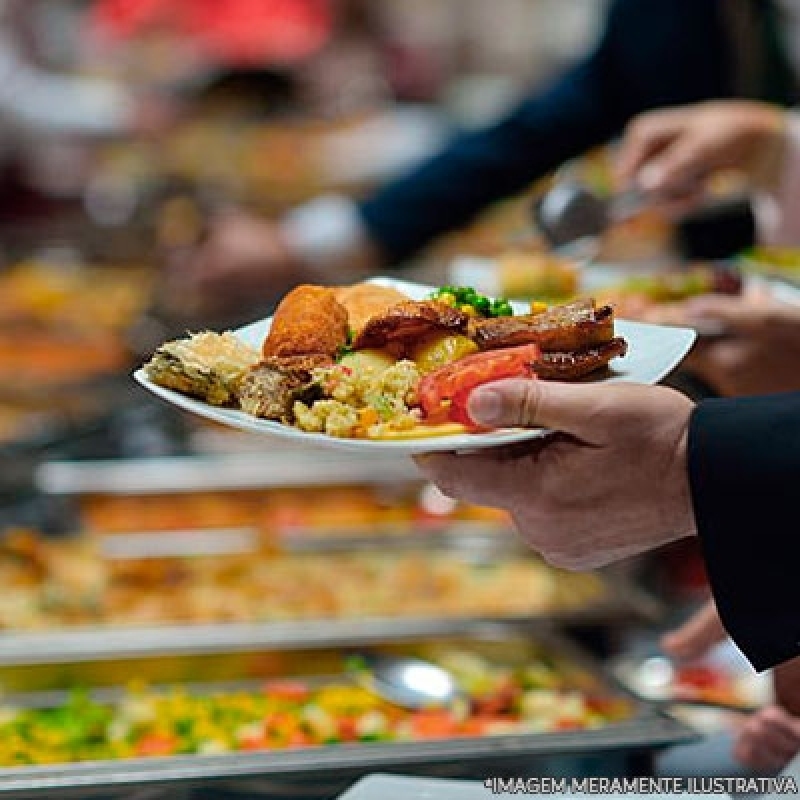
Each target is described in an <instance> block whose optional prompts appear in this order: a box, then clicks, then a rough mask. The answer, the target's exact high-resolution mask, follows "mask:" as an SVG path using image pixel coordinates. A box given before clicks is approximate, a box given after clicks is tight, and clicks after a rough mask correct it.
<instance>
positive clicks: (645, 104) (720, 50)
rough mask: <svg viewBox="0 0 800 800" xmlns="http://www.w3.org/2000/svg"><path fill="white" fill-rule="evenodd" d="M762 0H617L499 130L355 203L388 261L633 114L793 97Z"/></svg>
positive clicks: (460, 144)
mask: <svg viewBox="0 0 800 800" xmlns="http://www.w3.org/2000/svg"><path fill="white" fill-rule="evenodd" d="M763 7H764V3H763V2H760V1H759V0H615V2H613V3H612V4H611V8H610V10H609V13H608V17H607V20H606V24H605V28H604V31H603V33H602V35H601V37H600V39H599V42H598V44H597V45H596V47H595V48H594V50H593V51H592V52H591V53H590V54H589V55H588V57H586V58H585V59H584V60H583V61H581V62H580V63H578V64H577V65H576V66H574V67H573V68H572V69H570V70H568V71H567V72H566V73H565V74H563V75H562V76H561V77H559V78H558V79H557V80H555V81H554V82H553V83H551V84H550V85H548V86H546V87H544V88H543V89H541V90H538V91H537V92H536V93H535V94H533V95H531V96H529V97H528V98H527V99H526V100H524V101H523V102H522V103H521V104H520V105H519V106H518V107H517V108H516V109H515V110H514V111H512V112H511V113H510V114H509V115H508V116H507V117H505V118H504V119H503V120H501V121H500V122H499V123H498V124H496V125H494V126H492V127H490V128H489V129H487V130H484V131H482V132H478V133H472V134H467V135H462V136H460V137H457V138H456V139H455V140H454V141H453V142H452V143H451V144H450V145H449V147H447V149H445V150H444V152H442V153H441V154H440V155H438V156H436V157H434V158H433V159H431V160H430V161H429V162H428V163H426V164H424V165H422V166H421V167H420V168H418V169H416V170H414V171H413V172H412V173H411V174H410V175H408V176H407V177H405V178H403V179H400V180H397V181H395V182H393V183H390V184H389V185H388V186H387V187H385V188H384V189H383V190H382V191H379V192H378V193H377V194H375V195H374V196H372V197H371V198H369V199H367V200H366V201H365V202H364V203H363V204H362V205H361V212H362V216H363V220H364V222H365V224H366V226H367V229H368V231H369V233H370V235H371V237H372V239H373V240H374V242H375V243H376V244H377V245H378V247H379V248H381V249H382V251H383V253H384V255H385V256H386V258H387V261H388V262H389V263H396V262H398V261H401V260H403V259H405V258H407V257H408V256H410V255H412V254H413V253H414V252H415V251H417V250H418V249H420V248H421V247H423V246H424V245H426V244H427V243H428V242H429V241H430V240H431V239H433V238H434V237H436V236H438V235H439V234H441V233H444V232H446V231H449V230H452V229H454V228H457V227H459V226H461V225H463V224H464V223H466V222H468V221H469V220H470V218H471V217H473V216H474V215H475V214H477V213H478V212H479V211H481V210H482V209H483V208H485V207H486V206H488V205H489V204H491V203H493V202H494V201H497V200H499V199H501V198H504V197H507V196H509V195H512V194H514V193H516V192H519V191H520V190H522V189H524V188H525V187H527V186H529V185H530V184H531V183H532V182H533V181H534V180H536V179H537V178H539V177H541V176H543V175H545V174H546V173H548V172H550V171H551V170H552V169H554V168H555V167H557V166H559V165H560V164H562V163H563V162H564V161H566V160H568V159H570V158H574V157H575V156H577V155H579V154H581V153H583V152H585V151H586V150H589V149H591V148H592V147H594V146H597V145H600V144H602V143H604V142H606V141H607V140H609V139H611V138H612V137H614V136H615V135H617V134H619V133H620V132H621V131H622V129H623V128H624V127H625V125H626V123H627V122H628V121H629V120H630V119H631V118H632V117H633V116H635V115H636V114H638V113H639V112H642V111H645V110H648V109H653V108H657V107H664V106H671V105H681V104H685V103H692V102H698V101H701V100H707V99H710V98H726V97H734V96H739V97H759V98H762V99H770V100H774V101H777V102H781V103H788V102H790V101H792V100H793V99H794V97H793V96H790V95H791V87H790V86H788V85H787V80H786V76H787V75H788V67H787V62H786V59H785V58H784V57H783V56H782V55H781V53H780V50H779V48H777V49H776V48H774V47H769V46H767V44H766V43H767V42H768V38H767V36H766V33H765V30H764V29H763V23H764V21H765V20H766V19H767V15H765V14H764V13H763V11H762V9H763Z"/></svg>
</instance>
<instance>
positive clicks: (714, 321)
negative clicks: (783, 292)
mask: <svg viewBox="0 0 800 800" xmlns="http://www.w3.org/2000/svg"><path fill="white" fill-rule="evenodd" d="M682 311H683V317H684V321H685V322H686V323H688V324H690V325H692V324H697V325H700V326H707V325H709V324H711V325H718V326H720V330H721V331H722V335H721V336H719V337H715V336H712V337H709V338H708V339H707V340H704V339H703V338H702V337H701V339H700V340H699V341H698V343H697V345H696V346H695V348H694V349H693V350H692V352H691V353H690V355H689V357H688V358H687V360H686V361H685V362H684V366H685V368H686V369H687V370H688V371H690V372H692V373H694V374H695V375H696V376H697V377H698V378H700V379H701V380H702V381H703V382H704V383H705V384H707V385H708V386H709V387H710V388H712V389H713V390H714V391H715V392H716V393H718V394H719V395H722V396H726V397H737V396H744V395H758V394H771V393H774V392H790V391H798V390H800V306H797V305H792V304H789V303H784V302H781V301H780V300H777V299H776V298H775V297H774V296H773V295H772V293H771V292H770V291H769V290H766V289H756V290H752V291H748V292H746V293H745V294H744V295H742V296H729V295H713V294H712V295H705V296H699V297H694V298H691V299H690V300H688V301H686V303H684V304H683V308H682Z"/></svg>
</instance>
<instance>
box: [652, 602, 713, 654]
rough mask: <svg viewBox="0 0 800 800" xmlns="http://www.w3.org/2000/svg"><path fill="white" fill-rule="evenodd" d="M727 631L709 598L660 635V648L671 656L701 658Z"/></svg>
mask: <svg viewBox="0 0 800 800" xmlns="http://www.w3.org/2000/svg"><path fill="white" fill-rule="evenodd" d="M727 635H728V634H727V633H726V631H725V628H724V627H723V626H722V620H720V618H719V614H718V613H717V606H716V604H715V603H714V601H713V600H709V601H708V602H707V603H706V604H705V605H704V606H703V607H702V608H701V609H700V610H699V611H698V612H696V613H695V614H693V615H692V616H691V617H690V618H689V619H688V620H687V621H686V622H684V623H683V625H681V626H680V627H679V628H676V629H675V630H673V631H670V632H669V633H666V634H664V636H662V637H661V648H662V649H663V651H664V652H665V653H666V654H667V655H668V656H670V657H671V658H674V659H677V660H680V661H691V660H693V659H696V658H702V657H703V656H705V655H706V654H707V653H708V651H709V650H711V648H712V647H713V646H714V645H715V644H719V642H722V641H724V640H725V639H726V637H727Z"/></svg>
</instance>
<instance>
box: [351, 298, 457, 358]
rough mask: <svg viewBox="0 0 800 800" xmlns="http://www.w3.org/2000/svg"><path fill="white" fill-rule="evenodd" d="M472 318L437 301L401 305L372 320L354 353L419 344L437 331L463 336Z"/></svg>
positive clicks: (358, 339)
mask: <svg viewBox="0 0 800 800" xmlns="http://www.w3.org/2000/svg"><path fill="white" fill-rule="evenodd" d="M469 319H470V318H469V317H468V316H467V315H466V314H465V313H464V312H463V311H460V310H459V309H457V308H453V307H452V306H448V305H447V304H445V303H438V302H436V301H435V300H427V301H424V302H414V301H412V300H409V301H408V302H405V303H398V304H397V305H395V306H392V307H391V308H390V309H388V310H387V311H385V312H384V313H382V314H376V315H375V316H374V317H370V319H369V320H368V321H367V323H366V324H365V325H364V327H363V328H362V330H361V331H360V332H359V333H358V334H357V335H356V338H355V340H354V341H353V349H354V350H365V349H367V348H377V347H385V346H386V345H388V344H394V343H403V342H408V341H416V340H418V339H421V338H422V337H423V336H426V335H427V334H429V333H433V332H434V331H450V332H452V333H464V332H466V330H467V324H468V322H469Z"/></svg>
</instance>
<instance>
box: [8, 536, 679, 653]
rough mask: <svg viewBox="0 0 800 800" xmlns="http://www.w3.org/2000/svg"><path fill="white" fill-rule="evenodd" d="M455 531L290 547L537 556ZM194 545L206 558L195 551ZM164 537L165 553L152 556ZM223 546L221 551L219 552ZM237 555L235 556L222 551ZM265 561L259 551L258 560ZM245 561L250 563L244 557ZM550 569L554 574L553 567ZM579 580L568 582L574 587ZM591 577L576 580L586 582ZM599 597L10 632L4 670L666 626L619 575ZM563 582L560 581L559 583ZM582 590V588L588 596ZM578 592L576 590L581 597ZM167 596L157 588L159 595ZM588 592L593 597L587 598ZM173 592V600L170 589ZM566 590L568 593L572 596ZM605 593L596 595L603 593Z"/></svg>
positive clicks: (183, 543)
mask: <svg viewBox="0 0 800 800" xmlns="http://www.w3.org/2000/svg"><path fill="white" fill-rule="evenodd" d="M462 524H463V523H455V525H454V526H453V528H452V529H451V530H449V531H444V532H440V533H431V534H427V533H425V534H422V533H415V534H411V535H395V536H391V537H369V536H365V535H361V536H358V537H354V538H353V539H346V538H344V539H342V540H341V541H338V540H336V538H335V537H332V538H317V539H313V538H309V539H303V538H298V539H295V540H285V541H282V542H281V543H280V547H281V549H282V550H283V551H284V552H286V553H287V554H291V553H292V552H299V553H300V554H301V555H300V557H301V558H302V557H303V555H302V554H306V553H310V554H317V553H331V554H332V555H333V554H335V553H337V552H342V551H343V552H345V553H352V554H357V553H359V552H364V553H367V554H369V553H371V552H375V553H379V554H381V556H385V555H391V554H392V553H397V554H398V555H401V554H402V553H404V552H413V553H422V554H424V553H426V552H429V553H432V554H433V553H444V554H446V555H448V556H452V557H453V558H456V559H461V560H463V561H464V562H466V563H468V564H475V565H477V566H478V567H481V566H483V565H484V564H485V565H489V566H491V565H492V564H497V563H503V561H504V560H509V561H515V560H522V561H524V560H526V559H528V558H531V553H530V551H529V550H527V548H525V547H524V545H523V544H522V543H521V542H520V540H519V539H518V538H517V536H516V535H515V534H513V532H511V531H508V530H493V531H491V532H490V531H488V530H484V531H483V532H481V530H480V527H479V526H476V527H475V528H473V529H472V530H470V528H469V527H467V528H466V529H460V528H459V526H461V525H462ZM247 533H248V529H241V530H237V529H224V530H220V531H216V532H215V531H213V530H209V531H205V532H203V531H198V532H193V531H178V532H168V533H161V534H155V533H133V534H115V535H110V536H107V537H105V538H104V541H103V543H102V545H101V546H102V547H103V548H104V549H106V550H107V554H106V557H107V558H112V559H114V558H118V559H119V558H121V559H123V560H125V559H133V560H135V561H137V560H140V559H143V558H144V559H146V558H158V559H162V558H164V556H166V559H167V561H169V559H171V558H172V557H174V556H181V555H189V556H190V557H191V556H192V555H206V556H208V555H211V556H213V557H215V558H216V557H220V556H224V555H225V554H226V552H233V550H234V548H235V546H238V545H243V546H244V547H245V549H246V548H247V546H248V541H249V537H248V536H247ZM194 534H197V538H195V539H194V542H195V544H196V545H197V547H199V548H200V551H202V552H200V551H196V552H190V550H191V547H190V546H189V545H191V543H192V540H193V537H194ZM153 536H156V537H157V541H158V542H159V549H158V552H156V553H154V552H149V553H148V552H147V551H148V550H151V549H152V544H151V540H152V537H153ZM172 542H175V543H176V544H177V545H180V550H181V552H178V550H176V551H175V552H171V553H167V552H166V551H165V548H166V549H168V548H169V547H171V544H172ZM217 545H220V548H217ZM223 545H224V546H226V547H228V548H229V549H228V550H227V551H225V550H224V549H222V546H223ZM254 552H255V551H254ZM239 557H241V556H239ZM545 569H548V568H547V567H545ZM571 577H572V576H571V575H567V576H566V577H565V579H566V580H569V579H570V578H571ZM580 577H581V576H575V579H576V580H577V579H579V578H580ZM587 577H591V579H592V594H591V595H586V596H585V598H584V600H585V601H584V602H583V603H582V604H580V605H574V606H572V607H569V606H568V605H566V606H565V607H563V608H558V600H557V597H554V598H553V601H554V602H555V604H556V605H555V607H553V608H547V609H541V610H539V609H532V610H531V611H528V612H519V611H516V610H514V611H511V610H509V612H508V613H491V614H486V615H476V614H475V613H470V612H468V611H465V612H464V613H461V614H459V613H457V612H455V611H452V610H451V611H450V612H449V613H440V614H438V615H436V614H429V613H428V614H426V613H420V612H416V613H415V612H413V611H409V613H407V614H405V615H399V614H398V615H394V614H393V615H390V616H377V615H372V616H366V614H365V615H364V616H359V617H352V616H347V617H344V616H342V617H336V616H329V617H312V616H306V617H296V618H294V619H291V620H289V619H287V620H280V621H275V620H265V621H262V622H259V621H248V622H233V621H231V622H219V623H216V622H215V623H203V622H196V623H183V622H181V623H169V622H165V623H163V624H153V625H147V626H145V625H130V626H126V625H123V624H116V625H113V626H112V625H107V626H106V625H93V626H91V627H87V626H83V627H78V626H75V627H72V626H69V627H65V626H62V627H57V628H56V627H54V628H49V629H46V630H31V631H26V630H14V629H8V630H5V631H0V667H2V666H3V665H6V666H9V665H15V664H16V665H23V664H27V665H31V664H63V663H71V662H83V663H86V662H96V661H109V660H113V659H116V658H151V657H154V656H159V655H181V654H183V655H187V654H201V653H206V654H210V653H220V652H230V651H238V652H254V651H257V650H262V649H283V648H287V647H295V646H305V645H308V646H313V647H324V646H336V645H342V644H349V643H353V642H360V643H370V642H375V641H381V640H384V639H386V637H390V638H391V639H393V640H408V639H413V638H418V637H420V636H431V635H452V634H456V633H459V632H462V631H464V630H470V629H472V628H474V626H475V625H482V624H487V623H491V624H514V625H520V626H524V627H527V628H529V629H537V628H540V627H542V626H549V625H552V624H559V625H573V626H599V627H601V628H604V627H607V626H608V625H610V624H613V623H619V622H637V623H657V622H658V621H659V620H660V619H662V618H663V616H664V608H663V605H662V603H661V601H660V600H659V599H658V598H656V597H654V596H653V595H651V594H650V593H649V592H647V591H646V590H644V589H642V588H641V587H639V586H638V585H636V583H635V582H634V581H633V580H632V579H631V578H630V576H628V575H626V574H624V573H622V572H621V571H619V570H618V569H617V568H615V567H613V566H612V567H610V568H607V569H605V570H598V571H596V572H595V573H593V574H592V575H591V576H587ZM557 579H558V577H557ZM581 588H582V587H581ZM577 589H578V586H577V585H576V586H575V590H577ZM157 590H158V589H156V588H152V589H151V591H157ZM582 590H583V591H586V589H583V588H582ZM164 591H166V592H168V591H169V589H168V587H165V589H164ZM563 591H565V592H567V591H568V590H567V589H566V588H564V589H563ZM595 591H596V592H597V594H594V592H595Z"/></svg>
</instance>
